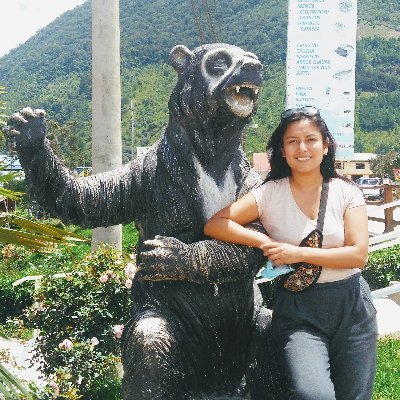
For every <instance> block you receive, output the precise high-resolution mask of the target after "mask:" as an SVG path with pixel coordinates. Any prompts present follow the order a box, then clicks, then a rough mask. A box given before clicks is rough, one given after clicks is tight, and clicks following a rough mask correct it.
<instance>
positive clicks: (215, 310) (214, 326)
mask: <svg viewBox="0 0 400 400" xmlns="http://www.w3.org/2000/svg"><path fill="white" fill-rule="evenodd" d="M169 61H170V64H171V65H172V67H173V68H174V69H175V70H176V72H177V74H178V81H177V84H176V86H175V89H174V90H173V92H172V94H171V97H170V101H169V121H168V124H167V126H166V128H165V129H164V131H163V132H162V134H161V137H160V139H159V140H158V141H157V142H156V143H155V144H154V145H153V146H152V147H151V149H150V150H149V152H148V153H147V154H146V155H145V156H143V157H142V158H136V159H135V160H133V161H132V162H131V163H128V164H126V165H124V166H123V167H121V168H119V169H116V170H113V171H110V172H106V173H101V174H96V175H93V176H88V177H84V178H75V177H73V176H72V175H71V173H70V172H69V171H68V170H67V169H66V168H65V167H64V166H62V164H61V163H60V161H59V160H58V159H57V157H56V156H55V155H54V153H53V152H52V150H51V148H50V146H49V143H48V141H47V139H46V137H45V136H46V121H45V113H44V112H43V111H42V110H35V111H33V110H32V109H31V108H29V107H27V108H24V109H22V110H21V111H20V112H19V113H16V114H14V115H13V116H11V117H10V120H9V124H8V127H7V134H8V138H9V141H10V143H11V145H12V146H13V147H14V148H15V150H16V151H17V153H18V155H19V158H20V161H21V164H22V166H23V168H24V170H25V175H26V180H27V182H28V185H29V188H30V191H31V192H32V194H33V195H34V197H35V198H36V200H37V201H38V203H39V204H40V205H41V206H42V207H43V208H44V209H46V210H47V211H48V212H50V213H51V214H53V215H56V216H58V217H59V218H61V219H62V220H63V221H64V222H66V223H73V224H76V225H80V226H86V227H99V226H103V227H106V226H111V225H115V224H119V223H128V222H132V221H134V222H135V224H136V226H137V228H138V230H139V234H140V237H139V243H138V255H137V260H138V263H139V264H138V265H139V270H138V273H137V274H136V276H135V279H134V284H133V286H132V300H133V309H132V317H131V319H130V321H129V322H128V323H127V324H126V326H125V330H124V334H123V342H122V360H123V367H124V378H123V389H122V391H123V399H124V400H186V399H188V400H189V399H243V398H250V397H251V399H253V400H257V399H263V400H264V399H277V398H281V397H280V396H281V394H280V391H281V390H283V389H282V386H283V385H281V384H280V383H281V382H280V377H279V374H278V372H277V368H276V367H275V360H274V355H273V349H272V345H271V343H270V335H269V329H270V322H271V312H270V311H269V310H267V309H265V308H263V307H262V299H261V295H260V292H259V290H258V288H257V285H256V284H255V280H254V276H255V274H256V272H257V271H258V269H259V268H260V265H261V263H262V261H263V256H262V254H261V251H260V250H258V249H253V248H248V247H245V246H238V245H234V244H228V243H223V242H220V241H216V240H209V239H207V238H206V237H204V234H203V225H204V223H205V222H206V221H207V219H208V218H209V217H211V216H212V215H213V214H214V213H215V212H217V211H218V210H220V209H221V208H223V207H224V206H226V205H228V204H229V203H231V202H233V201H235V200H236V199H237V198H239V197H241V196H243V195H244V194H245V193H247V192H248V191H249V190H250V189H251V188H253V187H255V186H256V185H259V184H260V178H259V177H258V175H256V174H255V173H254V172H253V171H252V170H251V168H250V164H249V162H248V161H247V160H246V158H245V157H244V154H243V151H242V149H241V146H240V143H241V137H242V134H243V129H244V127H245V125H246V124H247V123H248V122H249V120H250V118H251V117H252V116H253V115H254V113H255V111H256V107H257V101H258V96H259V89H260V86H261V84H262V70H263V67H262V64H261V63H260V61H259V60H258V58H257V56H256V55H254V54H253V53H251V52H247V51H244V50H242V49H241V48H239V47H237V46H232V45H227V44H220V43H219V44H208V45H203V46H200V47H198V48H196V49H194V50H193V51H191V50H189V49H188V48H187V47H185V46H181V45H179V46H176V47H174V48H173V49H172V50H171V52H170V55H169ZM249 396H250V397H249Z"/></svg>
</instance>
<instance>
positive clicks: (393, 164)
mask: <svg viewBox="0 0 400 400" xmlns="http://www.w3.org/2000/svg"><path fill="white" fill-rule="evenodd" d="M370 167H371V171H372V172H373V173H374V174H375V175H378V176H381V177H389V178H391V179H393V178H394V176H393V168H400V153H396V152H394V151H391V152H389V153H387V154H385V155H382V156H378V157H376V158H375V159H374V160H371V161H370Z"/></svg>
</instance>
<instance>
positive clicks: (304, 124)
mask: <svg viewBox="0 0 400 400" xmlns="http://www.w3.org/2000/svg"><path fill="white" fill-rule="evenodd" d="M327 153H328V145H327V143H324V140H323V137H322V133H321V132H320V130H319V128H318V127H317V126H316V125H315V124H313V123H312V122H311V121H309V120H308V119H300V120H298V121H293V122H292V123H290V124H289V125H288V127H287V128H286V131H285V133H284V135H283V147H282V155H283V157H284V158H285V159H286V162H287V163H288V165H289V167H290V169H291V170H292V174H293V173H302V174H310V173H316V172H318V173H319V172H320V165H321V162H322V159H323V157H324V155H326V154H327Z"/></svg>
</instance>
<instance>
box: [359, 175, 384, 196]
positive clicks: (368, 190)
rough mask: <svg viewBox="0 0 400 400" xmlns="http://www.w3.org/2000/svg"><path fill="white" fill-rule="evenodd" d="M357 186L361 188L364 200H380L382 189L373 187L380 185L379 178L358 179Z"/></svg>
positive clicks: (380, 180)
mask: <svg viewBox="0 0 400 400" xmlns="http://www.w3.org/2000/svg"><path fill="white" fill-rule="evenodd" d="M357 185H358V186H360V187H361V190H362V191H363V194H364V199H365V200H382V199H383V189H380V188H377V187H375V186H379V185H382V179H381V178H359V179H357Z"/></svg>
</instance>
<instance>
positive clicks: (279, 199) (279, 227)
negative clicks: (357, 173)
mask: <svg viewBox="0 0 400 400" xmlns="http://www.w3.org/2000/svg"><path fill="white" fill-rule="evenodd" d="M250 193H251V194H252V195H253V196H254V198H255V199H256V202H257V206H258V214H259V218H260V221H261V223H262V225H263V226H264V228H265V229H266V231H267V232H268V235H269V236H271V238H272V239H274V240H277V241H280V242H284V243H289V244H293V245H296V246H298V245H299V244H300V243H301V241H302V239H303V238H305V237H306V236H307V235H308V234H309V233H310V232H311V231H313V230H314V229H316V227H317V219H315V220H312V219H310V218H308V217H307V216H306V215H305V214H304V213H303V212H302V211H301V209H300V208H299V206H298V205H297V203H296V201H295V200H294V197H293V194H292V191H291V188H290V184H289V178H283V179H279V180H276V181H268V182H265V183H263V184H262V185H261V186H259V187H258V188H256V189H253V190H252V191H251V192H250ZM361 205H365V201H364V198H363V195H362V192H361V190H360V189H359V188H358V187H357V186H355V185H353V184H351V183H349V182H345V181H344V180H342V179H339V178H332V179H330V181H329V194H328V201H327V205H326V213H325V222H324V229H323V241H322V247H323V248H333V247H342V246H343V245H344V220H343V217H344V213H345V211H346V210H347V209H348V208H352V207H358V206H361ZM358 271H359V269H358V268H349V269H343V268H338V269H334V268H324V267H323V268H322V272H321V275H320V277H319V279H318V283H322V282H333V281H338V280H341V279H344V278H347V277H348V276H350V275H353V274H354V273H356V272H358Z"/></svg>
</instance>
